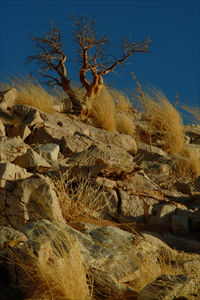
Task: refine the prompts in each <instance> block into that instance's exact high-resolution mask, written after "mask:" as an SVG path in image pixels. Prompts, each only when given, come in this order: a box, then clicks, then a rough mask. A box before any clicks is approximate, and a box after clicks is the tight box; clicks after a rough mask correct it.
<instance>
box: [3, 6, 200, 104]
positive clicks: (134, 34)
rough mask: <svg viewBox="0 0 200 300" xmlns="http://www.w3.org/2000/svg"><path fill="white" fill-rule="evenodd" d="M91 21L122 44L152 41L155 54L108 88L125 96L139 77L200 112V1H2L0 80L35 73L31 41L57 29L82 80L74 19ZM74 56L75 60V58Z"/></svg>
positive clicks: (134, 62)
mask: <svg viewBox="0 0 200 300" xmlns="http://www.w3.org/2000/svg"><path fill="white" fill-rule="evenodd" d="M72 12H73V13H74V14H76V15H78V16H80V15H84V16H91V17H92V18H93V19H96V21H97V30H98V31H99V33H100V34H106V36H107V37H108V38H110V39H111V40H112V41H113V44H115V43H116V44H118V42H119V39H120V37H122V36H123V35H124V36H127V37H128V38H131V39H132V40H133V41H136V40H143V39H144V38H145V37H148V38H153V41H152V45H151V53H150V54H146V53H144V54H143V53H139V54H134V55H133V56H132V57H131V58H130V59H129V60H128V61H127V62H128V63H129V64H127V65H125V66H124V67H123V68H116V69H115V71H116V72H117V74H111V76H110V75H107V76H106V77H105V79H106V82H107V83H108V84H111V85H112V86H113V87H115V88H118V89H120V90H126V89H134V88H135V86H136V85H135V82H134V80H133V79H132V77H131V75H130V72H131V71H134V72H135V74H136V76H137V79H138V81H139V82H140V83H141V85H142V87H145V86H147V85H153V86H154V87H156V88H158V89H161V90H162V91H163V92H164V93H165V94H166V95H167V96H168V98H169V100H171V101H172V102H173V101H174V100H175V95H176V92H177V93H178V95H179V101H180V102H181V103H187V104H190V105H195V106H199V107H200V0H166V1H165V0H163V1H162V0H157V1H156V0H154V1H153V0H146V1H143V0H141V1H140V0H132V1H131V0H130V1H126V0H124V1H122V0H115V1H114V0H113V1H106V0H101V1H98V0H96V1H95V0H93V1H84V0H82V1H76V0H74V1H68V0H66V1H64V0H63V1H59V0H57V1H56V0H46V1H45V0H35V1H29V0H26V1H25V0H24V1H18V0H15V1H10V0H0V76H1V78H5V77H8V76H9V75H10V74H14V73H23V72H26V73H30V72H31V71H32V70H33V67H32V66H31V65H24V62H25V59H26V57H27V56H28V55H31V54H33V49H32V45H31V43H30V42H29V40H28V39H27V37H26V33H27V32H28V33H29V34H30V35H34V33H35V34H36V35H37V36H39V35H40V33H41V31H47V30H48V29H49V28H50V19H51V18H52V19H53V20H55V22H56V23H57V26H58V27H59V28H60V29H61V30H62V32H63V36H64V37H65V39H66V49H65V50H66V51H65V52H66V54H67V55H68V58H70V56H72V57H73V60H72V61H70V63H69V67H68V68H69V71H70V74H71V75H72V79H74V80H77V78H78V67H77V65H76V60H75V58H76V53H75V48H74V45H73V43H72V38H73V35H72V27H71V26H70V23H69V19H68V18H69V16H70V15H71V13H72ZM71 53H72V54H71Z"/></svg>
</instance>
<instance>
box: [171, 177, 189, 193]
mask: <svg viewBox="0 0 200 300" xmlns="http://www.w3.org/2000/svg"><path fill="white" fill-rule="evenodd" d="M174 186H175V188H176V189H177V191H179V192H181V193H183V194H189V195H190V194H191V191H192V189H191V185H190V184H189V183H186V182H180V181H178V180H177V181H176V182H175V184H174Z"/></svg>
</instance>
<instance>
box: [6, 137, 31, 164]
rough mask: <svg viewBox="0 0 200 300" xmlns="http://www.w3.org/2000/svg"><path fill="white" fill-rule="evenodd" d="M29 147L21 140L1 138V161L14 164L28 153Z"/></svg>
mask: <svg viewBox="0 0 200 300" xmlns="http://www.w3.org/2000/svg"><path fill="white" fill-rule="evenodd" d="M28 148H29V147H28V146H27V145H26V144H25V143H23V141H22V140H21V139H19V138H8V137H4V136H0V161H7V162H12V161H13V160H14V159H15V158H16V157H18V156H20V155H23V154H25V153H26V151H27V149H28Z"/></svg>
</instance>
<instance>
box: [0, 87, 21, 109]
mask: <svg viewBox="0 0 200 300" xmlns="http://www.w3.org/2000/svg"><path fill="white" fill-rule="evenodd" d="M16 99H17V90H16V89H15V88H10V89H7V90H4V91H0V104H3V105H4V108H6V109H7V108H8V107H12V106H13V105H14V104H15V101H16Z"/></svg>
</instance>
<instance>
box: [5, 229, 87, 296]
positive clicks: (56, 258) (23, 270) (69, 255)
mask: <svg viewBox="0 0 200 300" xmlns="http://www.w3.org/2000/svg"><path fill="white" fill-rule="evenodd" d="M44 230H47V231H48V235H49V243H47V242H46V243H44V242H42V243H43V246H44V247H46V248H43V250H42V252H43V256H42V257H38V256H37V255H36V254H35V253H34V252H33V250H32V249H31V248H28V247H26V249H25V250H23V251H25V254H23V253H22V252H21V251H17V252H16V251H13V250H12V254H11V253H10V255H9V256H10V257H11V262H10V263H11V264H13V265H16V266H17V268H19V272H20V273H19V274H21V276H20V277H19V283H20V288H21V289H22V290H23V292H25V295H26V298H25V299H26V300H72V299H80V300H86V299H87V300H89V299H91V295H90V291H89V287H88V283H87V274H86V269H85V267H84V263H83V259H82V255H81V253H80V249H79V245H78V244H77V243H76V242H75V241H74V239H73V237H72V236H70V235H69V234H67V233H66V231H65V230H62V234H61V235H57V236H56V238H55V237H53V236H52V239H51V231H50V229H48V228H45V229H44ZM42 239H44V237H43V236H41V240H42ZM52 240H53V242H51V241H52ZM43 241H44V240H43ZM22 254H23V255H22Z"/></svg>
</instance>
